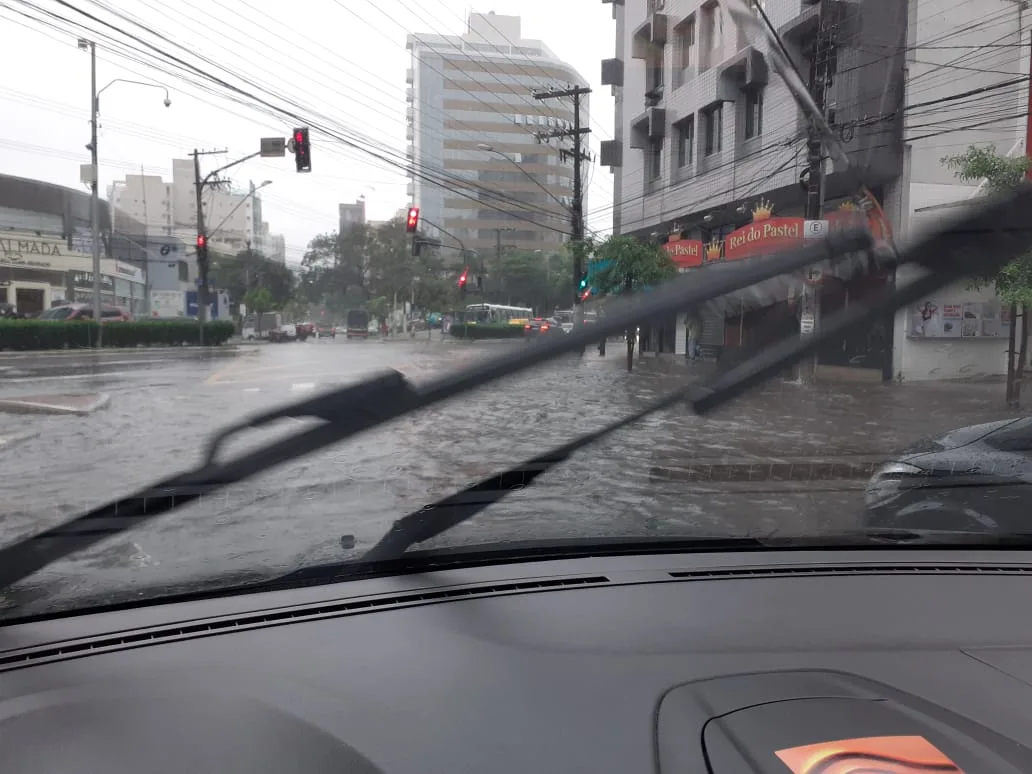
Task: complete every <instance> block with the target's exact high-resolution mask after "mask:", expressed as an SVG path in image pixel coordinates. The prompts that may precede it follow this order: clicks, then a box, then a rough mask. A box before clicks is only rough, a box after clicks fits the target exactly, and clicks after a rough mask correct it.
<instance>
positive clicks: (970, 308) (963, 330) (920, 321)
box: [907, 299, 1010, 339]
mask: <svg viewBox="0 0 1032 774" xmlns="http://www.w3.org/2000/svg"><path fill="white" fill-rule="evenodd" d="M1009 334H1010V312H1009V310H1008V309H1007V308H1006V307H1004V306H1003V305H1001V304H1000V302H999V300H996V299H993V300H991V301H967V302H963V303H949V304H940V303H937V302H935V301H930V300H929V301H922V302H921V303H920V304H918V305H917V306H914V307H912V308H911V310H910V327H909V331H908V333H907V336H908V337H909V338H912V339H959V338H967V339H972V338H990V339H995V338H999V337H1001V336H1008V335H1009Z"/></svg>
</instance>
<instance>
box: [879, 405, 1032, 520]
mask: <svg viewBox="0 0 1032 774" xmlns="http://www.w3.org/2000/svg"><path fill="white" fill-rule="evenodd" d="M1030 485H1032V417H1026V418H1021V419H1005V420H1002V421H999V422H988V423H986V424H981V425H971V426H969V427H961V428H958V429H956V430H951V431H950V432H948V433H946V434H945V435H943V436H942V437H940V438H932V439H926V440H924V441H921V442H919V443H917V444H915V445H914V446H911V447H910V448H908V449H905V450H904V451H903V452H902V453H901V454H899V455H898V456H897V457H895V458H894V459H893V460H891V461H889V462H887V463H885V464H884V465H882V467H881V468H879V469H878V470H877V471H876V472H875V474H874V476H872V477H871V479H870V480H869V481H868V483H867V489H866V492H865V502H866V506H867V509H866V525H867V526H869V527H879V528H898V529H947V530H976V531H989V532H999V533H1001V534H1002V533H1005V532H1010V533H1023V532H1030V531H1032V486H1030Z"/></svg>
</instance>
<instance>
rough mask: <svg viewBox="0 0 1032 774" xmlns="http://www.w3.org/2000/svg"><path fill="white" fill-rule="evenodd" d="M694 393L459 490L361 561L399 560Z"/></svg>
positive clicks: (394, 531)
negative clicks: (583, 451) (581, 451)
mask: <svg viewBox="0 0 1032 774" xmlns="http://www.w3.org/2000/svg"><path fill="white" fill-rule="evenodd" d="M693 391H700V392H702V391H704V390H703V389H700V388H699V387H698V386H692V387H686V388H684V389H681V390H676V391H674V392H671V393H670V394H669V395H666V396H664V397H662V398H660V399H658V400H656V401H654V402H652V403H650V404H649V405H648V406H646V407H645V408H642V409H639V410H638V411H635V412H634V413H632V414H629V415H628V416H626V417H624V418H622V419H618V420H616V421H614V422H610V423H609V424H608V425H606V426H604V427H602V428H600V429H598V430H595V431H593V432H590V433H585V434H584V435H581V436H579V437H577V438H574V439H573V440H572V441H569V442H567V443H564V444H562V445H561V446H556V447H555V448H553V449H549V450H548V451H546V452H545V453H544V454H540V455H538V456H536V457H532V458H531V459H529V460H527V461H525V462H523V463H521V464H520V465H517V466H515V467H512V468H509V469H508V470H505V471H502V472H501V473H495V474H494V475H491V476H488V477H487V478H485V479H483V480H481V481H478V482H477V483H476V484H473V485H472V486H468V487H466V488H465V489H463V490H462V491H460V492H456V493H454V494H451V495H448V496H447V497H445V498H443V499H441V500H438V501H437V502H435V503H432V504H431V505H427V506H424V507H423V508H421V509H420V510H418V511H416V512H415V513H410V514H409V515H408V516H404V517H403V518H401V519H398V520H397V521H396V522H394V524H393V526H392V527H391V528H390V530H388V532H387V534H386V535H384V536H383V537H382V538H381V539H380V541H379V542H378V543H377V544H376V545H374V546H373V547H372V548H371V549H369V551H367V552H366V553H365V554H363V555H362V558H361V559H360V560H359V561H360V562H363V563H364V562H380V561H387V560H391V559H397V558H398V557H400V556H401V555H402V554H403V553H404V552H405V551H406V549H408V548H410V547H411V546H413V545H415V544H416V543H422V542H423V541H425V540H429V539H430V538H433V537H436V536H437V535H440V534H441V533H442V532H446V531H447V530H449V529H451V528H452V527H455V526H457V525H459V524H461V523H462V522H464V521H467V520H468V519H471V518H472V517H473V516H476V515H477V514H478V513H480V512H481V511H482V510H484V509H485V508H487V507H489V506H491V505H493V504H494V503H496V502H498V501H499V500H501V499H502V498H503V497H506V496H508V495H510V494H512V493H513V492H518V491H520V490H521V489H526V488H527V487H528V486H530V485H531V484H532V483H534V481H535V480H536V479H537V478H538V476H540V475H541V474H542V473H544V472H546V471H548V470H551V469H552V468H553V467H555V466H556V465H558V464H559V463H560V462H564V461H566V460H567V459H569V458H570V455H572V454H573V453H574V452H575V451H577V450H579V449H583V448H584V447H585V446H588V445H590V444H593V443H595V441H598V440H599V439H601V438H603V437H604V436H607V435H609V434H610V433H613V432H615V431H617V430H619V429H620V428H622V427H626V426H627V425H630V424H633V423H634V422H637V421H638V420H639V419H642V418H643V417H646V416H648V415H649V414H652V413H654V412H656V411H660V410H662V409H664V408H667V407H669V406H672V405H674V404H675V403H679V402H680V401H683V400H684V399H685V398H686V396H687V395H688V394H689V393H691V392H693Z"/></svg>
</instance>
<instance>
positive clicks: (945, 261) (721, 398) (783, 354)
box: [359, 187, 1032, 562]
mask: <svg viewBox="0 0 1032 774" xmlns="http://www.w3.org/2000/svg"><path fill="white" fill-rule="evenodd" d="M1030 205H1032V188H1028V187H1023V189H1022V190H1021V191H1020V192H1019V193H1018V194H1016V195H1015V196H1013V197H1010V198H1007V199H1003V200H1000V201H997V202H994V203H993V204H991V205H989V206H988V207H985V208H983V209H982V210H981V211H979V212H977V213H975V214H974V215H973V216H971V217H969V218H967V219H965V220H964V221H962V222H961V223H959V224H957V226H956V227H955V228H953V229H950V230H948V231H944V232H940V233H938V234H935V235H933V236H931V237H929V238H927V239H926V240H925V241H923V242H921V243H919V244H917V245H915V246H914V247H913V248H912V249H911V250H910V251H908V252H907V253H906V254H905V255H904V258H903V260H905V261H906V262H915V263H918V264H920V265H922V266H925V267H928V268H935V269H936V271H933V272H929V273H927V274H925V275H924V276H922V277H918V278H917V279H915V280H914V281H912V282H910V283H908V284H906V285H904V286H902V287H900V288H898V289H896V288H893V287H889V288H887V289H886V290H884V291H882V292H881V293H879V294H877V295H876V296H875V297H874V298H873V299H872V300H871V301H869V302H867V303H864V304H853V305H851V306H850V307H849V308H848V309H846V310H845V311H843V312H840V313H838V314H836V315H833V316H832V317H830V318H828V320H827V321H826V322H825V323H824V324H823V325H822V326H821V329H820V330H819V331H818V332H817V333H816V334H815V335H812V336H806V337H790V338H787V339H785V340H783V341H780V342H778V343H777V344H775V345H773V346H766V347H764V348H763V349H761V350H760V351H758V352H756V353H755V354H753V356H752V357H750V358H748V359H747V360H745V361H744V362H742V363H740V364H738V365H735V366H733V367H730V368H724V369H720V370H719V371H718V372H717V373H716V374H715V375H714V376H712V377H711V378H709V379H707V380H706V381H704V382H702V383H701V384H698V385H690V386H688V387H684V388H681V389H679V390H675V391H673V392H671V393H670V394H668V395H666V396H663V397H661V398H659V399H657V400H655V401H653V402H652V403H650V404H649V405H647V406H645V407H644V408H642V409H639V410H638V411H635V412H634V413H632V414H630V415H628V416H626V417H624V418H623V419H619V420H616V421H614V422H611V423H610V424H608V425H606V426H605V427H603V428H601V429H599V430H596V431H594V432H591V433H586V434H584V435H581V436H579V437H578V438H576V439H574V440H572V441H569V442H567V443H565V444H562V445H560V446H557V447H555V448H554V449H550V450H548V451H546V452H545V453H544V454H541V455H538V456H537V457H534V458H532V459H530V460H527V461H526V462H524V463H522V464H520V465H517V466H515V467H512V468H509V469H508V470H505V471H502V472H501V473H496V474H493V475H491V476H488V477H487V478H485V479H483V480H482V481H479V482H477V483H476V484H473V485H472V486H469V487H467V488H466V489H463V490H462V491H460V492H456V493H455V494H452V495H449V496H447V497H445V498H443V499H441V500H438V501H437V502H435V503H432V504H431V505H427V506H424V507H423V508H422V509H420V510H419V511H417V512H415V513H411V514H409V515H408V516H405V517H403V518H401V519H399V520H398V521H396V522H395V523H394V525H393V526H392V527H391V529H390V530H389V531H388V532H387V534H386V535H384V537H383V538H382V539H381V540H380V541H379V542H378V543H377V544H376V545H374V546H373V547H372V548H371V549H370V550H369V551H368V552H367V553H366V554H364V555H363V556H362V557H361V559H360V560H359V561H360V562H365V561H374V562H375V561H385V560H390V559H397V558H398V557H399V556H400V555H401V554H402V553H404V552H405V550H407V549H408V548H410V547H412V546H413V545H416V544H417V543H422V542H424V541H426V540H429V539H431V538H434V537H437V536H438V535H440V534H442V533H444V532H446V531H447V530H449V529H452V528H453V527H455V526H457V525H459V524H461V523H463V522H464V521H467V520H468V519H471V518H472V517H474V516H476V515H477V514H478V513H480V512H481V511H483V510H484V509H485V508H488V507H489V506H491V505H493V504H494V503H496V502H498V501H499V500H501V499H503V498H504V497H507V496H508V495H510V494H512V493H513V492H517V491H520V490H522V489H525V488H527V487H528V486H530V485H532V484H533V483H534V481H536V480H537V479H538V477H539V476H540V475H541V474H542V473H544V472H546V471H548V470H550V469H551V468H553V467H555V466H556V465H557V464H559V463H561V462H563V461H565V460H567V459H568V458H569V457H570V455H571V454H573V453H574V452H575V451H577V450H578V449H581V448H583V447H585V446H588V445H589V444H592V443H594V442H595V441H597V440H599V439H600V438H602V437H604V436H606V435H608V434H610V433H612V432H614V431H616V430H619V429H620V428H622V427H626V426H627V425H629V424H632V423H634V422H637V421H638V420H640V419H643V418H644V417H646V416H648V415H649V414H652V413H654V412H656V411H661V410H663V409H665V408H668V407H670V406H672V405H674V404H676V403H679V402H681V401H687V402H688V404H689V406H690V408H691V409H692V410H693V411H694V412H695V413H696V414H700V415H702V414H705V413H707V412H710V411H712V410H713V409H715V408H717V407H719V406H721V405H723V404H725V403H727V402H728V401H730V400H732V399H734V398H735V397H737V396H738V395H741V394H742V393H743V392H745V391H746V390H748V389H749V388H751V387H753V386H754V385H756V384H758V383H759V382H762V381H764V380H766V379H767V378H769V377H770V376H773V375H774V374H777V373H780V372H782V371H783V370H784V369H785V368H787V367H788V366H791V365H794V364H795V363H797V362H799V361H800V360H802V359H803V358H805V357H807V356H808V355H811V354H813V353H814V352H816V351H817V350H819V349H820V348H821V347H823V346H824V345H825V344H826V343H828V342H829V341H833V340H841V339H842V338H843V337H844V336H847V335H848V334H850V333H853V332H856V331H860V330H863V329H864V328H865V326H869V325H870V324H871V323H873V322H875V321H877V320H879V319H884V318H885V316H886V315H887V314H889V313H891V312H894V311H896V310H897V309H900V308H902V307H906V306H909V305H911V304H914V303H916V302H918V301H920V300H921V299H923V298H924V297H926V296H927V295H928V294H930V293H932V292H934V291H935V290H938V289H939V288H941V287H943V286H944V285H947V284H950V283H951V282H954V281H956V280H959V279H961V278H963V277H965V276H968V275H970V274H971V273H973V272H972V262H973V261H974V260H976V258H980V257H981V255H980V253H981V251H982V250H984V249H985V245H986V243H985V239H986V237H987V236H988V235H989V234H1004V235H1005V239H1004V240H1003V241H1005V244H1004V245H1003V246H1001V249H1000V250H999V251H998V252H996V253H995V255H994V256H993V257H989V258H988V259H986V258H981V260H982V265H981V266H980V269H982V268H984V266H985V264H986V263H990V264H991V263H992V262H994V261H995V262H997V263H998V264H999V265H1000V266H1003V265H1004V264H1005V263H1007V262H1008V261H1009V260H1011V259H1012V258H1013V257H1017V256H1019V255H1022V254H1023V253H1025V252H1026V251H1027V250H1028V249H1029V248H1030V247H1032V228H1030V227H1028V226H1025V225H1024V223H1023V220H1022V219H1023V217H1024V216H1023V212H1024V211H1027V209H1028V207H1029V206H1030ZM983 255H984V254H983Z"/></svg>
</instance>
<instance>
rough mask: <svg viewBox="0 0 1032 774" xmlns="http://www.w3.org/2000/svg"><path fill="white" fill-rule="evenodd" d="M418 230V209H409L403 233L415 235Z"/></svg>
mask: <svg viewBox="0 0 1032 774" xmlns="http://www.w3.org/2000/svg"><path fill="white" fill-rule="evenodd" d="M418 228H419V207H409V211H408V217H407V218H406V219H405V232H406V233H408V234H415V233H416V230H417V229H418Z"/></svg>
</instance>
